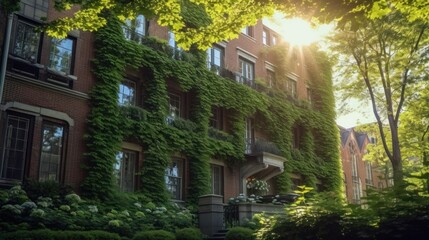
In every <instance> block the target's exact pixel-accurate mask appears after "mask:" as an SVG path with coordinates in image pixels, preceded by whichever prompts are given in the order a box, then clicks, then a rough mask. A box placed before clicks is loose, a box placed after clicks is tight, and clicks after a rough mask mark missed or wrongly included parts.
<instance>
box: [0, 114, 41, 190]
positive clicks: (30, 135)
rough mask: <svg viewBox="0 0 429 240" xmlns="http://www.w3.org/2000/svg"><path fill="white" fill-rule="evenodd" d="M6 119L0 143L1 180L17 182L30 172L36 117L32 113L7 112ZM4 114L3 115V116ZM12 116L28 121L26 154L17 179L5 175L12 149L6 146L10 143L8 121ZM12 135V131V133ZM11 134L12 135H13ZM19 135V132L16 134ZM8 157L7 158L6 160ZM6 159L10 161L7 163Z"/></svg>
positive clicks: (24, 147) (24, 146)
mask: <svg viewBox="0 0 429 240" xmlns="http://www.w3.org/2000/svg"><path fill="white" fill-rule="evenodd" d="M3 116H4V121H3V125H2V127H3V133H2V138H1V145H0V147H1V148H0V149H1V151H0V154H1V158H0V182H5V183H7V184H9V183H15V182H16V181H17V180H18V181H22V180H24V177H25V176H26V175H27V172H28V164H29V162H30V157H31V146H32V140H33V128H34V117H33V116H30V115H26V114H21V113H18V112H5V113H4V115H3ZM3 116H2V117H3ZM10 118H19V119H24V120H25V121H27V123H28V124H27V128H26V129H27V130H26V136H25V137H26V141H24V142H25V143H24V145H23V151H24V155H23V157H22V161H23V162H22V169H21V173H20V179H16V178H8V177H7V176H6V174H5V175H4V174H3V172H4V171H6V170H4V166H5V164H9V160H10V158H9V157H6V154H7V153H6V152H7V151H8V149H10V147H6V144H8V143H9V140H8V135H9V134H8V129H9V127H8V123H9V119H10ZM11 135H12V133H11ZM11 135H10V136H11ZM15 135H17V134H15ZM6 159H7V160H6ZM6 161H8V162H7V163H6Z"/></svg>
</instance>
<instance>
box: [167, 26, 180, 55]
mask: <svg viewBox="0 0 429 240" xmlns="http://www.w3.org/2000/svg"><path fill="white" fill-rule="evenodd" d="M168 45H170V47H171V48H173V58H176V59H181V58H182V48H180V47H178V46H177V42H176V36H175V34H174V33H173V32H171V31H168Z"/></svg>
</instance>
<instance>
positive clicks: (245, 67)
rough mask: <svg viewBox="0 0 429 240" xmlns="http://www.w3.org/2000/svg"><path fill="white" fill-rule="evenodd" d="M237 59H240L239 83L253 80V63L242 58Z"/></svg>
mask: <svg viewBox="0 0 429 240" xmlns="http://www.w3.org/2000/svg"><path fill="white" fill-rule="evenodd" d="M239 61H240V73H241V79H240V83H247V82H249V81H252V82H253V76H254V71H255V65H254V63H252V62H250V61H248V60H246V59H244V58H240V60H239Z"/></svg>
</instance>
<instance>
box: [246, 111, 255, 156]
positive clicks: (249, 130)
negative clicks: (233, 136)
mask: <svg viewBox="0 0 429 240" xmlns="http://www.w3.org/2000/svg"><path fill="white" fill-rule="evenodd" d="M244 134H245V135H244V140H245V141H246V142H245V144H246V149H245V151H244V152H245V153H247V154H249V153H252V145H253V121H252V119H251V118H248V119H246V130H245V133H244Z"/></svg>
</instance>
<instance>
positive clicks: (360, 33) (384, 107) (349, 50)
mask: <svg viewBox="0 0 429 240" xmlns="http://www.w3.org/2000/svg"><path fill="white" fill-rule="evenodd" d="M360 22H361V23H362V24H361V25H360V26H359V27H358V28H356V29H352V28H351V27H350V26H349V25H347V27H346V28H344V29H343V30H342V31H339V32H338V33H337V34H336V35H335V37H334V39H333V40H334V41H335V43H334V45H335V47H334V51H335V52H336V53H338V54H339V55H340V56H341V58H340V59H341V60H342V61H341V66H340V67H341V69H342V70H343V72H341V73H339V76H341V78H343V79H344V81H343V92H344V93H345V94H344V95H343V96H344V97H345V98H349V97H351V96H354V97H357V98H359V99H367V100H368V99H369V100H371V104H372V109H373V113H374V116H375V118H376V120H377V125H378V130H379V132H380V134H379V136H380V139H379V140H380V141H381V143H382V144H383V148H384V152H385V153H386V156H387V157H388V159H389V160H390V162H391V164H392V168H393V176H394V180H395V185H396V186H401V185H402V183H403V169H402V168H403V166H402V165H403V164H402V162H403V157H402V153H401V144H400V140H401V139H400V137H399V133H398V128H399V125H400V124H399V123H400V120H401V119H400V116H401V113H402V112H403V110H404V109H405V108H406V106H407V104H408V103H409V101H410V96H412V94H413V92H412V91H410V90H411V89H413V85H415V84H418V83H419V82H422V81H423V80H425V79H426V78H427V77H426V74H424V72H425V69H426V65H427V62H428V60H429V58H428V55H427V54H426V52H427V46H428V44H429V33H428V31H427V23H425V21H424V20H416V21H413V22H410V21H409V19H407V16H406V15H404V14H403V13H401V12H400V11H391V12H389V13H388V14H383V16H380V17H376V18H374V19H372V18H361V19H360ZM384 124H386V126H387V128H388V133H387V132H385V130H384V126H383V125H384ZM388 138H389V139H388Z"/></svg>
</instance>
